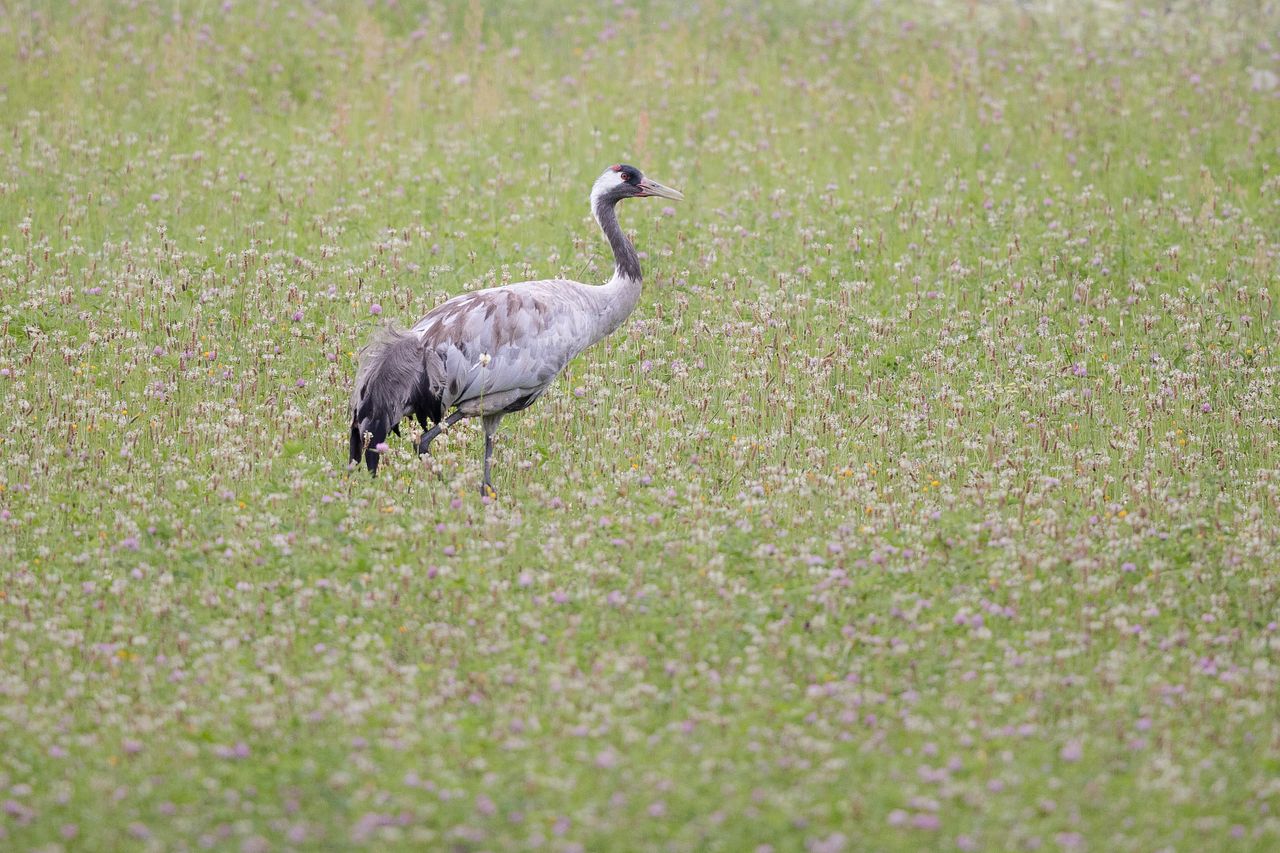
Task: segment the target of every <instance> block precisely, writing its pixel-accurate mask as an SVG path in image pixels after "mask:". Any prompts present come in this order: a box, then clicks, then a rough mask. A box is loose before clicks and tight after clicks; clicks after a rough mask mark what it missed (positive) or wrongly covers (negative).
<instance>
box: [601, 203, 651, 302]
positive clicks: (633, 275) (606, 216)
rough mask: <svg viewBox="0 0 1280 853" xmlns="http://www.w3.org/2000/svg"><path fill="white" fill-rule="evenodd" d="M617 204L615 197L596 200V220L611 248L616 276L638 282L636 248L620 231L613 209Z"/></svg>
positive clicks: (620, 227) (638, 264)
mask: <svg viewBox="0 0 1280 853" xmlns="http://www.w3.org/2000/svg"><path fill="white" fill-rule="evenodd" d="M617 204H618V200H617V199H611V198H609V197H608V196H605V197H604V198H601V199H600V200H599V201H598V202H596V211H595V213H596V221H597V222H599V223H600V229H601V230H602V231H604V236H605V237H606V238H607V239H608V240H609V246H610V248H612V249H613V263H614V266H615V267H616V268H617V271H618V273H617V274H618V277H619V278H628V279H631V280H632V281H635V282H639V281H640V277H641V273H640V259H639V258H638V257H636V250H635V248H634V247H633V246H632V245H631V241H630V240H628V239H627V235H626V234H623V233H622V226H620V225H619V224H618V213H617V211H616V210H615V207H616V206H617Z"/></svg>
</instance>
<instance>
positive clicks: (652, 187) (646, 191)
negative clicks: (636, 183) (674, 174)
mask: <svg viewBox="0 0 1280 853" xmlns="http://www.w3.org/2000/svg"><path fill="white" fill-rule="evenodd" d="M651 195H656V196H657V197H658V198H669V199H674V200H675V201H681V200H682V199H684V194H683V193H681V192H680V190H673V189H671V187H664V186H663V185H662V184H660V183H658V182H657V181H651V180H649V179H648V178H641V179H640V198H644V197H646V196H651Z"/></svg>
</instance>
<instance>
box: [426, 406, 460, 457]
mask: <svg viewBox="0 0 1280 853" xmlns="http://www.w3.org/2000/svg"><path fill="white" fill-rule="evenodd" d="M464 417H465V415H463V414H462V412H454V413H453V414H452V415H449V417H447V418H445V419H444V421H443V423H438V424H436V425H435V426H433V427H432V428H431V429H429V430H427V431H426V432H424V433H423V434H422V438H420V439H418V455H419V456H421V455H422V454H424V453H429V452H430V451H431V442H433V441H435V440H436V438H438V437H439V435H440V433H442V432H444V431H445V430H446V429H448V428H449V427H451V426H453V425H454V424H456V423H457V422H458V421H460V420H462V419H463V418H464Z"/></svg>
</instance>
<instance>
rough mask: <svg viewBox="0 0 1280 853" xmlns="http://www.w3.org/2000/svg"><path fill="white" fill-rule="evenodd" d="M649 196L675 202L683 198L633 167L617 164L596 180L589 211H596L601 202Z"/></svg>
mask: <svg viewBox="0 0 1280 853" xmlns="http://www.w3.org/2000/svg"><path fill="white" fill-rule="evenodd" d="M649 196H656V197H658V198H670V199H675V200H676V201H679V200H680V199H682V198H684V196H683V195H681V194H680V191H679V190H673V189H671V187H664V186H663V185H662V184H660V183H658V182H657V181H651V180H649V179H648V178H646V177H645V176H644V175H642V174H640V170H639V169H637V168H636V167H635V166H628V165H627V164H625V163H619V164H618V165H616V166H610V167H609V168H607V169H605V170H604V174H603V175H601V176H600V177H599V178H596V183H595V186H593V187H592V188H591V209H592V211H594V210H596V208H597V207H598V206H599V205H600V204H601V202H604V203H607V204H617V203H618V202H620V201H622V200H623V199H624V198H648V197H649Z"/></svg>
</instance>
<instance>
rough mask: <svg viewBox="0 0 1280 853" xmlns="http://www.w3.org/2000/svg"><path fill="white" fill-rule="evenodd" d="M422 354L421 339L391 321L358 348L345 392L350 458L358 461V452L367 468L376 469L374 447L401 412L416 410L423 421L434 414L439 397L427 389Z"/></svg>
mask: <svg viewBox="0 0 1280 853" xmlns="http://www.w3.org/2000/svg"><path fill="white" fill-rule="evenodd" d="M426 360H427V359H426V353H425V351H424V348H423V345H422V339H421V338H420V337H419V336H418V335H416V334H413V333H412V332H402V331H400V330H399V329H396V328H395V327H393V326H391V325H388V326H387V327H386V328H385V329H384V330H383V331H382V333H381V334H379V335H378V337H377V338H375V339H374V341H373V342H372V343H370V344H369V345H368V346H367V347H365V348H364V349H363V350H361V351H360V368H359V370H357V371H356V387H355V391H354V392H353V393H352V395H351V461H353V462H358V461H359V460H360V456H361V453H362V452H363V455H364V461H365V464H366V465H368V466H369V471H370V472H372V473H374V474H377V473H378V460H379V458H380V457H381V454H380V453H379V452H378V450H377V447H378V445H379V444H382V443H383V442H384V441H386V439H387V434H388V433H389V432H391V431H392V430H393V429H396V428H397V427H398V426H399V424H400V421H401V419H403V418H404V416H405V415H406V414H409V413H410V412H413V413H415V414H418V416H419V419H421V420H423V421H424V423H425V420H426V419H427V418H430V419H431V420H432V421H433V422H435V421H438V420H439V419H440V416H441V406H440V401H439V399H437V398H435V396H434V395H433V394H432V393H431V390H430V383H429V382H428V381H427V376H426ZM366 434H367V435H368V439H367V441H366V438H365V436H366Z"/></svg>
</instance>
